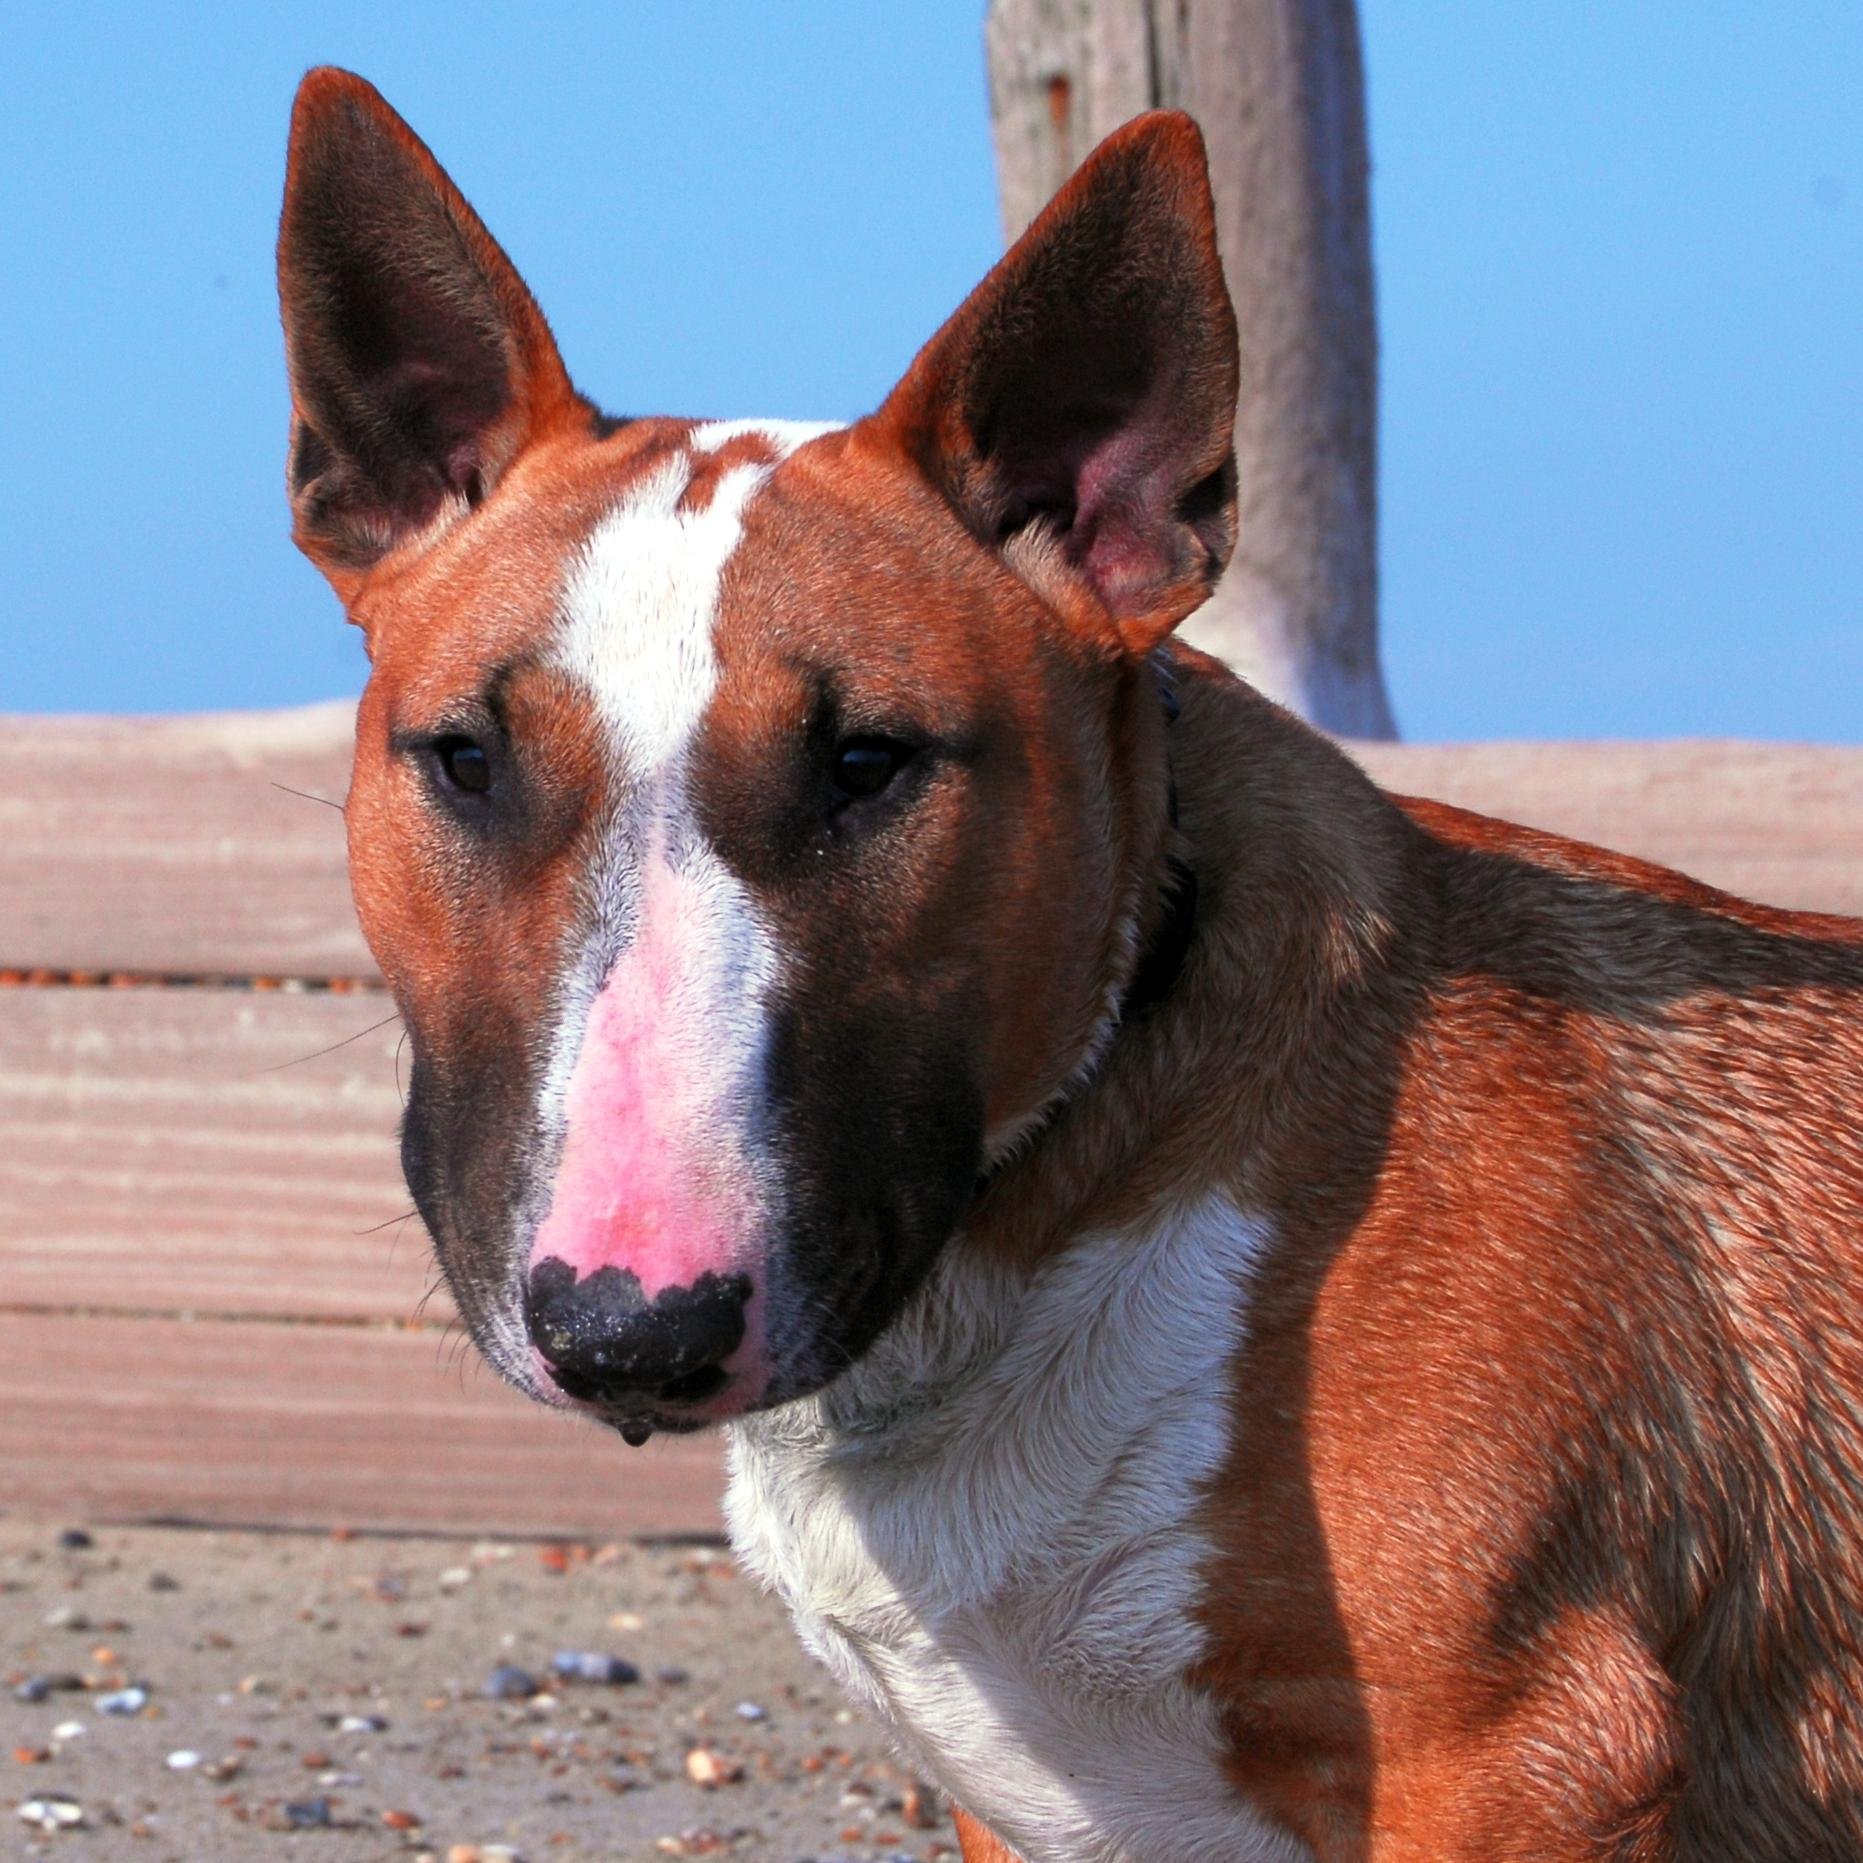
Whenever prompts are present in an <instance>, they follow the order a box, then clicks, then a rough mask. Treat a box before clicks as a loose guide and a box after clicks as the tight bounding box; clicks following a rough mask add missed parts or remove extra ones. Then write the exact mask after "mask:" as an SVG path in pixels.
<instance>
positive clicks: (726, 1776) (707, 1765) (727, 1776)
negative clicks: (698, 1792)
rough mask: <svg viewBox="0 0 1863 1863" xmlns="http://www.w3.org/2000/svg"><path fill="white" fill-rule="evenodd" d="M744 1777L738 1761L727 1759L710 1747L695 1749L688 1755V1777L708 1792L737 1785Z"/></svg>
mask: <svg viewBox="0 0 1863 1863" xmlns="http://www.w3.org/2000/svg"><path fill="white" fill-rule="evenodd" d="M743 1776H744V1768H743V1767H742V1766H741V1765H739V1764H738V1762H737V1761H736V1760H734V1759H726V1758H725V1756H724V1755H723V1754H722V1753H714V1752H713V1751H712V1749H711V1748H710V1747H694V1748H693V1749H692V1751H691V1752H690V1753H688V1754H687V1755H686V1777H687V1778H688V1779H690V1780H691V1781H692V1783H693V1784H694V1785H698V1786H703V1787H704V1788H705V1789H706V1790H707V1791H710V1790H712V1789H713V1787H715V1786H720V1785H735V1784H736V1783H737V1781H738V1780H740V1779H741V1778H743Z"/></svg>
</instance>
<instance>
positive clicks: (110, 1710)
mask: <svg viewBox="0 0 1863 1863" xmlns="http://www.w3.org/2000/svg"><path fill="white" fill-rule="evenodd" d="M148 1705H149V1691H148V1690H147V1689H146V1688H143V1687H141V1686H140V1685H135V1686H131V1687H129V1688H118V1689H113V1690H112V1691H111V1692H110V1693H109V1694H107V1695H99V1696H98V1697H97V1702H96V1707H97V1712H98V1713H99V1714H140V1713H141V1712H142V1711H143V1709H144V1708H146V1707H147V1706H148Z"/></svg>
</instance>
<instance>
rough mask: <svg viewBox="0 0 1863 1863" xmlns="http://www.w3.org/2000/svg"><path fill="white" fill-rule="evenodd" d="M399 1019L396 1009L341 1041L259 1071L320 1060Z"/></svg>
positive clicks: (279, 1071)
mask: <svg viewBox="0 0 1863 1863" xmlns="http://www.w3.org/2000/svg"><path fill="white" fill-rule="evenodd" d="M400 1020H401V1015H400V1012H399V1011H398V1010H397V1011H395V1012H393V1013H391V1014H389V1015H385V1016H383V1017H382V1019H381V1021H379V1022H371V1023H370V1024H369V1026H368V1027H367V1028H366V1029H358V1030H357V1031H356V1032H355V1034H353V1035H345V1036H344V1037H343V1039H342V1040H341V1041H333V1042H332V1043H331V1044H330V1045H329V1047H327V1048H317V1049H313V1050H312V1052H311V1053H309V1054H301V1055H299V1056H298V1057H297V1059H296V1060H294V1061H277V1062H274V1063H273V1064H272V1065H271V1066H270V1067H262V1068H260V1069H259V1072H260V1073H262V1074H282V1073H283V1072H284V1071H285V1069H286V1068H288V1067H302V1066H303V1065H304V1063H305V1062H306V1061H320V1060H322V1059H323V1057H324V1056H325V1055H326V1054H335V1053H336V1051H337V1050H338V1049H339V1048H347V1047H348V1046H349V1045H350V1043H351V1042H358V1041H361V1040H362V1038H363V1037H364V1036H365V1035H373V1034H374V1033H375V1031H376V1030H377V1029H385V1028H386V1027H387V1026H388V1025H389V1023H391V1022H399V1021H400Z"/></svg>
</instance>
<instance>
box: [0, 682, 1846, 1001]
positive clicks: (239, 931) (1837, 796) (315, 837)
mask: <svg viewBox="0 0 1863 1863" xmlns="http://www.w3.org/2000/svg"><path fill="white" fill-rule="evenodd" d="M4 723H5V727H6V732H7V740H8V747H9V751H10V758H9V781H8V783H7V784H6V785H5V787H4V788H3V789H0V969H4V968H8V967H19V968H32V967H36V966H45V967H49V968H53V969H57V970H81V971H87V970H118V969H120V970H130V971H139V972H151V971H153V972H158V973H161V972H174V973H182V974H197V973H202V972H205V973H210V974H218V973H224V974H231V975H241V976H246V975H268V976H312V977H321V976H340V977H361V978H369V979H374V978H375V976H376V973H375V969H374V965H373V962H372V960H371V959H370V958H369V956H368V953H367V950H366V949H365V947H364V946H363V944H362V939H361V934H360V933H359V932H358V931H357V929H356V925H355V919H354V914H353V912H352V910H351V907H350V903H349V894H348V887H347V881H346V878H345V872H344V848H343V834H342V827H343V824H342V820H341V818H340V817H339V816H338V815H337V813H336V812H335V811H334V810H333V809H327V808H321V807H319V806H318V805H317V804H316V803H313V802H305V801H302V800H300V799H299V798H297V797H296V796H291V795H287V794H284V793H283V792H282V791H280V790H278V789H276V788H274V787H273V784H274V783H275V782H277V783H286V784H289V785H290V786H292V787H293V788H298V789H304V790H307V791H310V792H312V793H314V794H317V795H321V796H325V797H329V798H340V797H341V796H342V795H343V793H344V791H345V788H346V785H347V782H348V767H349V740H350V728H351V709H350V707H349V705H348V704H347V703H335V704H330V705H320V706H309V707H305V708H303V709H301V710H298V711H283V712H271V713H248V714H234V715H228V716H221V717H199V718H156V719H147V718H85V719H35V718H22V719H9V720H5V721H4ZM1352 749H1353V753H1354V755H1356V756H1358V757H1359V758H1360V759H1361V761H1362V762H1363V763H1364V764H1365V765H1366V767H1367V768H1368V769H1370V770H1371V771H1372V773H1373V774H1374V775H1375V776H1376V777H1378V779H1379V780H1380V781H1381V782H1384V783H1387V784H1389V785H1391V786H1392V787H1395V788H1398V789H1401V790H1404V791H1406V792H1408V793H1410V794H1414V795H1434V796H1440V797H1442V798H1444V799H1445V800H1448V801H1453V802H1459V803H1461V804H1462V805H1463V806H1464V807H1467V808H1474V809H1479V810H1481V811H1482V812H1483V813H1485V814H1492V815H1502V816H1510V817H1513V818H1515V819H1518V820H1522V821H1529V822H1533V823H1535V824H1536V825H1539V826H1543V827H1551V828H1557V829H1559V830H1560V831H1561V832H1563V833H1567V834H1576V835H1578V836H1580V837H1581V838H1582V839H1586V840H1594V841H1600V842H1603V843H1604V844H1605V845H1607V846H1611V847H1620V848H1624V849H1627V850H1628V851H1630V852H1632V853H1639V854H1644V855H1646V856H1648V857H1649V858H1652V859H1657V860H1661V861H1663V862H1665V863H1666V864H1668V865H1671V866H1677V867H1680V868H1682V869H1683V870H1684V871H1685V872H1689V873H1695V874H1698V875H1699V876H1700V877H1702V878H1703V879H1707V880H1710V881H1712V882H1713V883H1714V884H1716V885H1721V886H1728V887H1731V888H1732V890H1734V891H1736V892H1746V893H1749V894H1752V895H1753V896H1755V897H1758V898H1763V899H1768V900H1771V901H1773V902H1774V903H1776V904H1783V905H1801V906H1818V907H1822V908H1823V909H1825V910H1837V911H1849V912H1852V913H1857V912H1863V859H1860V858H1859V847H1863V750H1854V749H1843V748H1837V747H1828V746H1825V747H1820V746H1806V745H1793V744H1748V743H1719V742H1695V743H1689V742H1681V743H1654V744H1526V743H1516V744H1398V745H1382V744H1372V745H1354V746H1353V747H1352Z"/></svg>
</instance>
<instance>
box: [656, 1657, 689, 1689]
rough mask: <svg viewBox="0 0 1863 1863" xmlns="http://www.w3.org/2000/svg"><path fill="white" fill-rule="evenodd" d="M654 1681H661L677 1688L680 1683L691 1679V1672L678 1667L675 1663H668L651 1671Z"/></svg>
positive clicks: (669, 1686)
mask: <svg viewBox="0 0 1863 1863" xmlns="http://www.w3.org/2000/svg"><path fill="white" fill-rule="evenodd" d="M653 1679H654V1680H655V1681H656V1682H663V1683H665V1685H666V1686H667V1687H668V1688H678V1687H679V1686H680V1685H681V1684H682V1683H685V1682H690V1681H691V1680H692V1676H691V1672H690V1671H688V1670H685V1669H682V1668H680V1667H679V1665H678V1664H677V1663H670V1662H669V1663H668V1664H667V1665H666V1666H665V1667H664V1668H661V1669H656V1670H654V1672H653Z"/></svg>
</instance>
